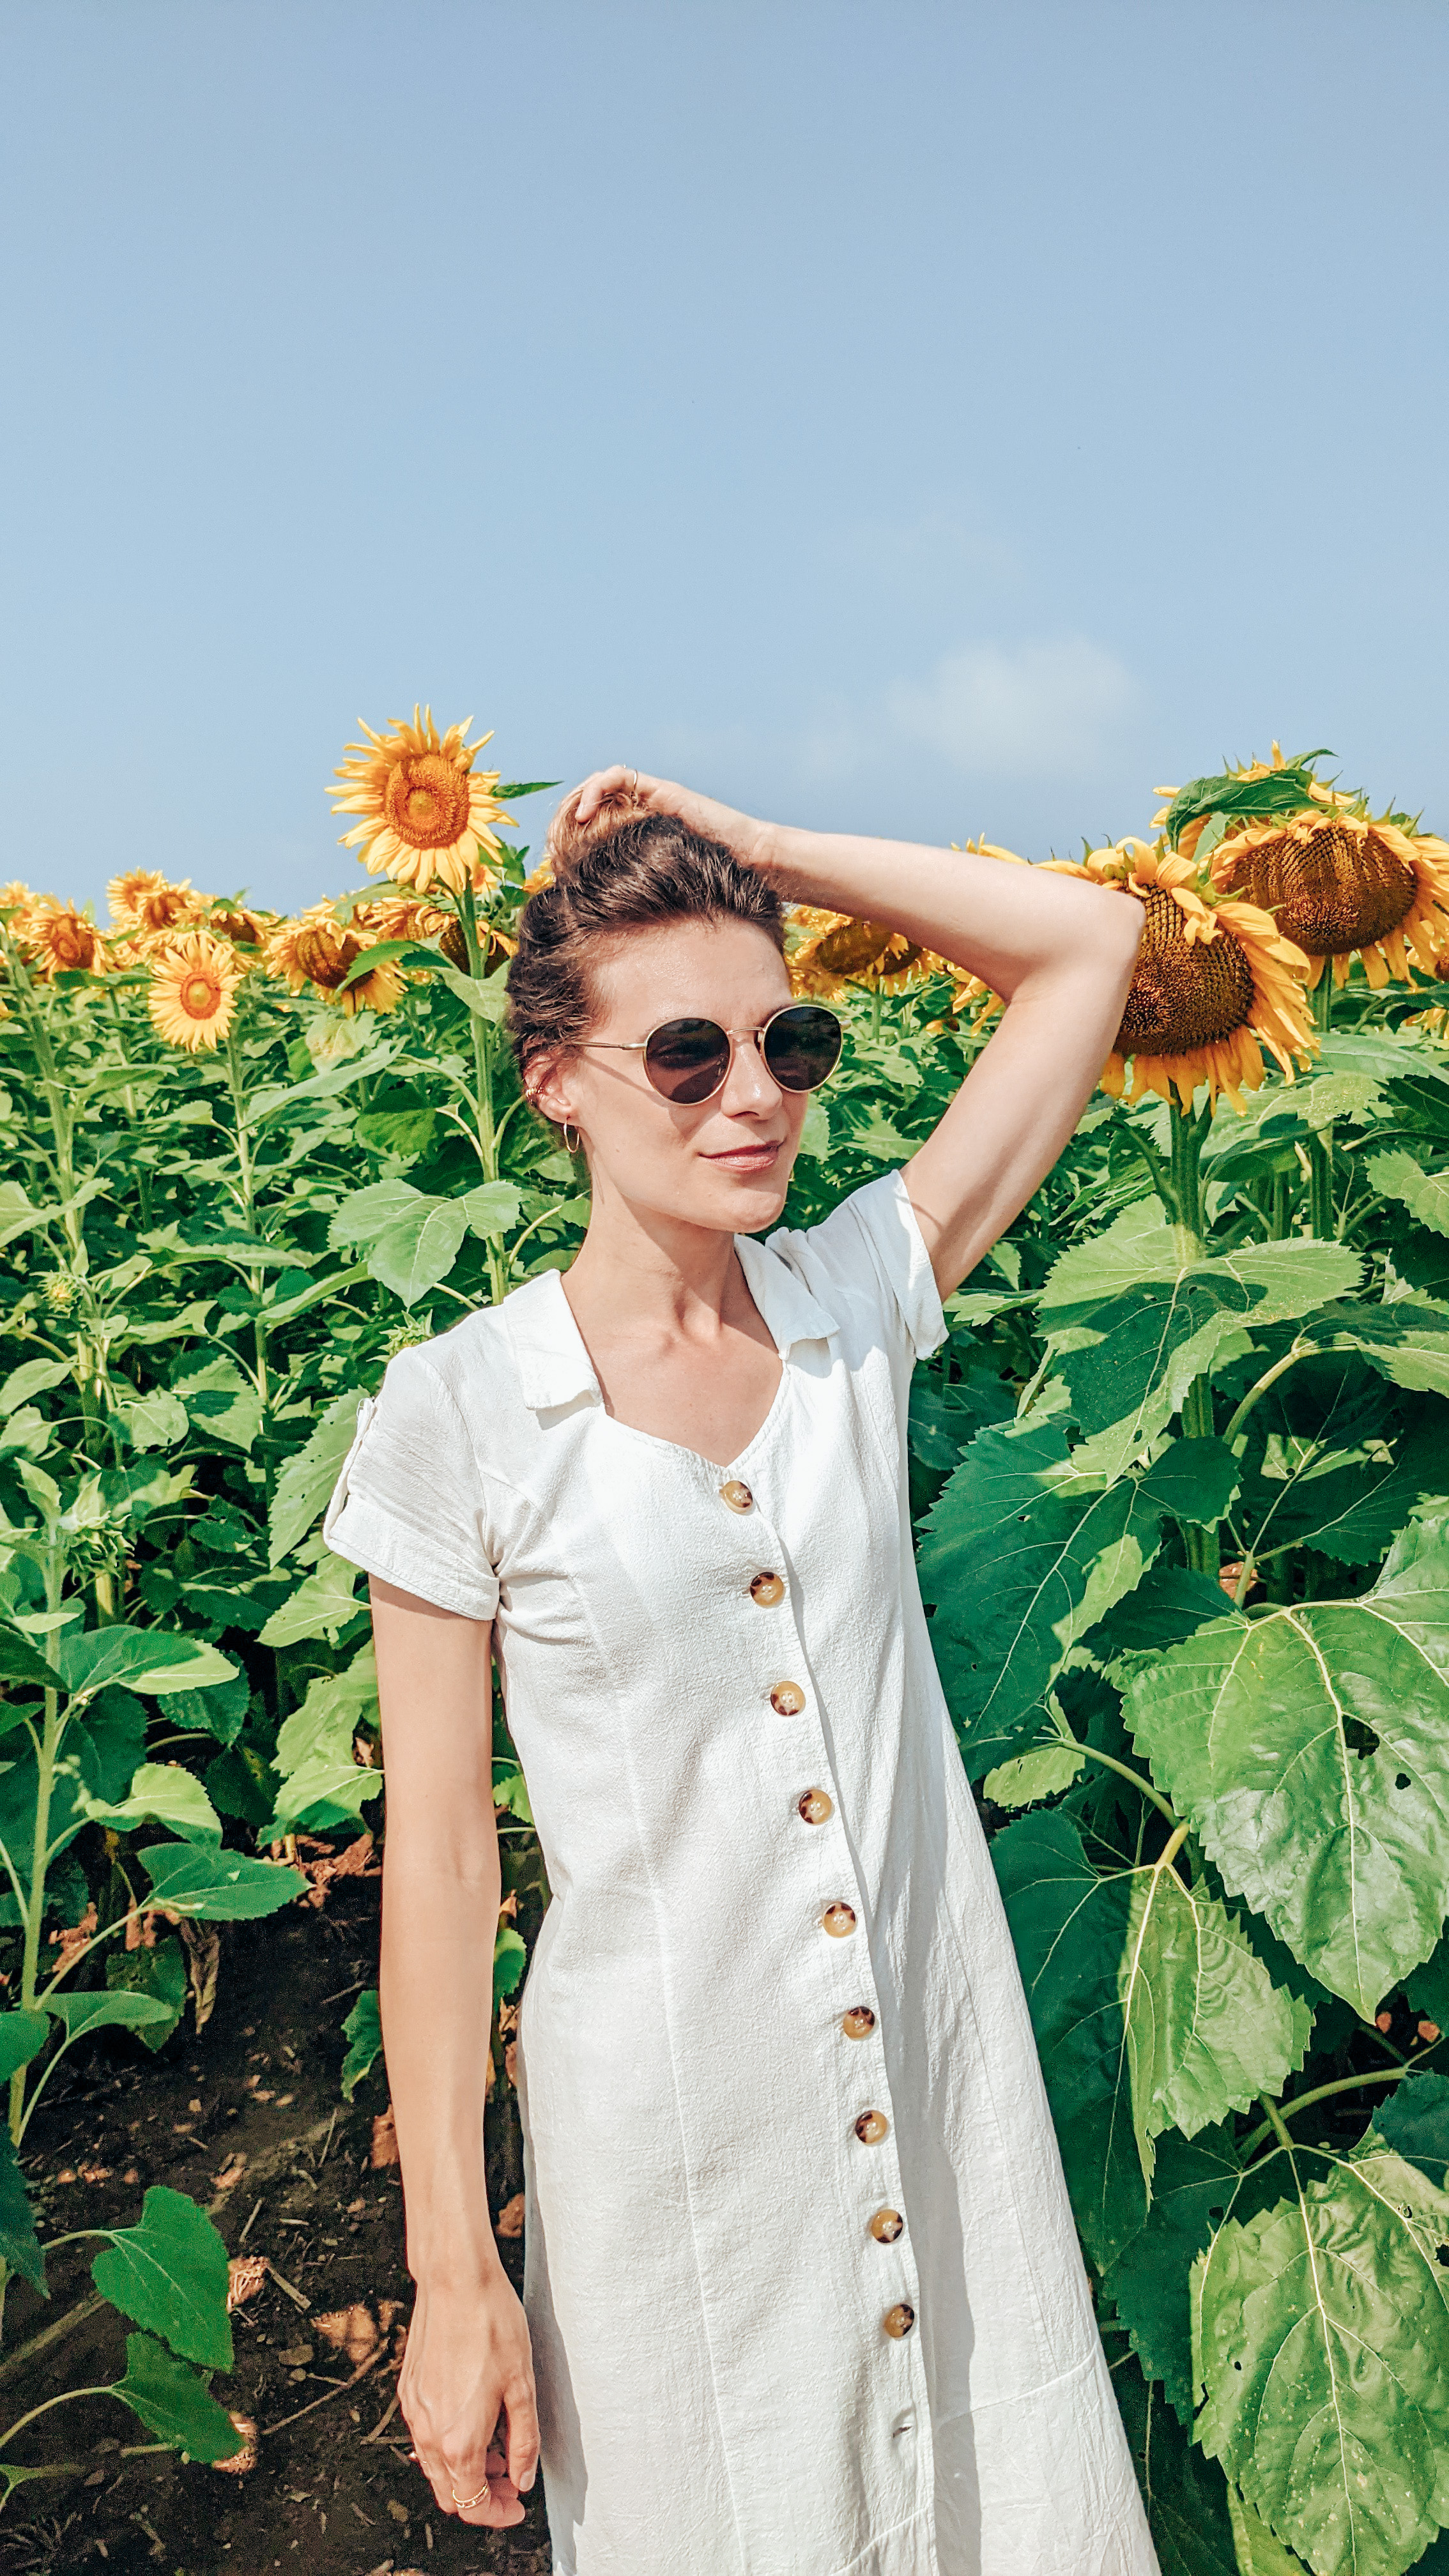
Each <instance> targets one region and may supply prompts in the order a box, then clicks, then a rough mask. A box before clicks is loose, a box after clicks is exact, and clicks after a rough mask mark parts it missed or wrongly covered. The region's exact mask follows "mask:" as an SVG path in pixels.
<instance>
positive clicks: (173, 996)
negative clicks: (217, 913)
mask: <svg viewBox="0 0 1449 2576" xmlns="http://www.w3.org/2000/svg"><path fill="white" fill-rule="evenodd" d="M149 962H150V967H151V992H150V1005H151V1017H152V1019H153V1021H154V1022H155V1024H156V1027H157V1028H158V1030H159V1031H160V1033H161V1035H162V1037H163V1038H165V1040H166V1042H167V1044H168V1045H169V1046H178V1047H185V1049H186V1051H187V1053H188V1054H189V1055H195V1054H196V1052H197V1050H198V1049H199V1048H201V1047H214V1046H216V1045H217V1043H218V1042H219V1040H220V1039H222V1038H224V1037H225V1036H226V1033H227V1031H228V1029H229V1028H230V1027H231V1023H232V1014H233V1012H234V1010H235V1008H236V997H237V989H238V986H239V985H241V984H242V983H243V982H244V981H245V979H246V973H247V969H246V966H245V965H244V964H243V962H242V960H241V959H240V958H239V957H238V955H237V953H236V950H235V949H234V948H232V947H231V946H230V945H229V944H228V943H227V942H226V941H225V940H221V939H213V937H212V936H211V933H210V931H207V930H183V931H180V932H178V933H177V934H176V936H175V937H174V938H171V939H168V940H165V941H158V942H157V943H156V945H155V946H154V947H153V949H152V951H151V956H150V961H149Z"/></svg>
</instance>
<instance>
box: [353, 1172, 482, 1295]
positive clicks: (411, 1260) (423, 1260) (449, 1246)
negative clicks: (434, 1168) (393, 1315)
mask: <svg viewBox="0 0 1449 2576" xmlns="http://www.w3.org/2000/svg"><path fill="white" fill-rule="evenodd" d="M467 1231H468V1219H467V1216H466V1214H465V1213H464V1210H463V1208H462V1206H461V1205H460V1204H459V1203H458V1202H457V1201H456V1200H454V1199H428V1200H424V1201H423V1203H422V1208H421V1210H420V1212H416V1213H414V1212H409V1214H407V1215H406V1216H403V1217H400V1218H399V1219H398V1221H397V1223H396V1224H395V1225H390V1226H389V1227H388V1229H387V1232H386V1233H385V1234H380V1235H379V1236H378V1238H377V1240H376V1242H375V1243H374V1244H373V1246H372V1248H371V1250H370V1252H369V1254H368V1258H367V1266H368V1269H369V1270H370V1271H371V1273H372V1276H373V1278H374V1279H380V1280H381V1281H382V1284H383V1286H384V1288H390V1289H391V1290H392V1292H393V1295H394V1296H395V1297H401V1299H402V1301H403V1304H404V1305H405V1306H411V1305H414V1304H415V1303H416V1301H417V1299H418V1298H419V1297H422V1296H425V1295H426V1294H427V1291H428V1290H429V1289H430V1288H436V1287H437V1286H438V1283H439V1281H440V1280H443V1279H446V1278H447V1275H448V1273H449V1271H450V1270H451V1269H452V1267H453V1264H454V1262H455V1261H456V1260H457V1257H458V1253H459V1249H460V1247H461V1245H462V1241H463V1237H464V1235H465V1234H466V1233H467Z"/></svg>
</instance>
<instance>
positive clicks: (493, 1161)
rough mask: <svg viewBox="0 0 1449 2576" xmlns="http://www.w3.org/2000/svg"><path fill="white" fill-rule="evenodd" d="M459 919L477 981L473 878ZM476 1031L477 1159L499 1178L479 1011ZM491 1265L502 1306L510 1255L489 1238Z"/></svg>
mask: <svg viewBox="0 0 1449 2576" xmlns="http://www.w3.org/2000/svg"><path fill="white" fill-rule="evenodd" d="M458 919H459V920H460V921H461V923H462V925H463V942H464V945H465V947H466V948H467V951H468V972H469V974H470V975H471V976H472V977H473V980H474V982H475V983H477V982H479V981H481V979H482V974H483V949H482V944H481V942H480V940H479V937H478V905H477V900H476V898H475V896H474V893H473V885H472V880H471V878H465V880H464V884H463V891H462V893H461V895H460V896H459V898H458ZM468 1018H469V1022H470V1024H471V1027H472V1031H473V1075H474V1082H475V1085H476V1092H477V1097H476V1100H475V1103H474V1106H475V1109H476V1111H477V1118H478V1158H479V1161H480V1162H481V1163H482V1166H483V1177H484V1179H485V1181H496V1180H497V1178H498V1128H497V1126H496V1124H495V1122H494V1117H493V1064H492V1058H491V1055H490V1048H491V1045H492V1039H493V1032H492V1030H491V1028H490V1027H489V1025H488V1023H487V1021H486V1020H481V1019H480V1018H479V1016H478V1014H477V1012H476V1011H470V1012H469V1014H468ZM484 1257H485V1259H486V1261H487V1264H488V1289H489V1295H490V1298H491V1301H492V1303H493V1304H494V1305H495V1306H501V1305H502V1303H503V1300H504V1298H505V1297H506V1296H507V1294H508V1255H507V1253H506V1252H505V1251H504V1249H503V1246H502V1244H501V1243H496V1242H494V1241H493V1240H492V1238H491V1237H490V1238H489V1240H488V1242H487V1243H486V1244H485V1245H484Z"/></svg>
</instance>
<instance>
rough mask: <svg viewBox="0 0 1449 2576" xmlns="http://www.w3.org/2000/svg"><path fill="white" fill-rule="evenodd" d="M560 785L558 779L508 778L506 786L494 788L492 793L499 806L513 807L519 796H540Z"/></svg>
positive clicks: (561, 782)
mask: <svg viewBox="0 0 1449 2576" xmlns="http://www.w3.org/2000/svg"><path fill="white" fill-rule="evenodd" d="M562 784H563V781H562V780H561V779H558V778H522V779H520V778H510V779H509V781H508V783H507V785H506V786H501V787H495V789H494V791H493V793H494V795H495V796H496V797H497V799H498V802H499V804H500V805H514V804H516V803H517V801H518V799H519V797H520V796H542V795H543V794H544V792H545V790H546V789H547V788H550V787H560V786H562Z"/></svg>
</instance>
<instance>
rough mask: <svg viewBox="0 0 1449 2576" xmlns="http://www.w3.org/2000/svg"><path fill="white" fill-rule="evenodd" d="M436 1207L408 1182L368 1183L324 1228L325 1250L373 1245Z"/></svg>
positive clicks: (355, 1191) (438, 1203) (344, 1203)
mask: <svg viewBox="0 0 1449 2576" xmlns="http://www.w3.org/2000/svg"><path fill="white" fill-rule="evenodd" d="M439 1205H441V1201H439V1200H437V1199H431V1198H429V1197H428V1196H427V1193H426V1192H425V1191H423V1190H419V1189H415V1188H414V1187H413V1184H412V1182H411V1181H404V1180H399V1179H396V1178H394V1179H392V1180H387V1181H370V1182H369V1183H368V1185H367V1187H366V1188H365V1189H361V1190H353V1191H352V1192H351V1193H350V1194H349V1196H348V1197H347V1198H345V1199H344V1200H343V1202H342V1205H341V1206H340V1207H339V1208H338V1210H337V1211H336V1214H335V1215H334V1216H333V1218H332V1220H331V1222H330V1224H329V1225H328V1228H327V1242H328V1247H329V1249H330V1250H331V1251H333V1252H336V1251H338V1250H339V1248H340V1247H341V1246H342V1245H343V1244H346V1243H357V1244H362V1245H363V1246H366V1245H368V1244H373V1243H376V1241H377V1239H378V1236H379V1235H380V1234H386V1232H387V1230H388V1227H389V1226H391V1225H396V1224H398V1223H399V1221H400V1220H401V1219H402V1218H403V1217H406V1216H411V1215H418V1214H420V1213H421V1212H422V1211H424V1210H425V1209H427V1208H431V1207H437V1206H439ZM341 1401H342V1399H341V1398H339V1402H341Z"/></svg>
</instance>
